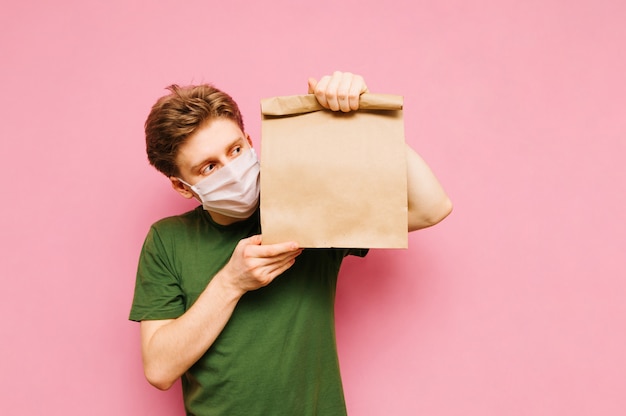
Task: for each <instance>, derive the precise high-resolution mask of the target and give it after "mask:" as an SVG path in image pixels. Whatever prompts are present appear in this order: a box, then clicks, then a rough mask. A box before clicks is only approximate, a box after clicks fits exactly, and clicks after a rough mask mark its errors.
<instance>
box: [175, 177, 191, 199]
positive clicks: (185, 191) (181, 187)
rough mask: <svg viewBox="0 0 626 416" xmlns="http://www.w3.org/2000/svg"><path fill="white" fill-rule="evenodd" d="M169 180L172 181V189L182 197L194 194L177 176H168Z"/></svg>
mask: <svg viewBox="0 0 626 416" xmlns="http://www.w3.org/2000/svg"><path fill="white" fill-rule="evenodd" d="M170 182H171V183H172V188H174V190H175V191H176V192H178V193H179V194H181V195H182V196H183V197H184V198H187V199H190V198H193V197H194V196H195V195H194V193H193V192H192V191H191V189H189V187H187V185H185V184H184V183H182V182H181V181H180V179H178V178H177V177H175V176H170Z"/></svg>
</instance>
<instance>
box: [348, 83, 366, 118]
mask: <svg viewBox="0 0 626 416" xmlns="http://www.w3.org/2000/svg"><path fill="white" fill-rule="evenodd" d="M365 92H367V85H365V80H364V79H363V77H362V76H360V75H354V77H353V79H352V82H351V83H350V92H349V101H350V109H351V110H358V109H359V100H360V99H361V94H363V93H365Z"/></svg>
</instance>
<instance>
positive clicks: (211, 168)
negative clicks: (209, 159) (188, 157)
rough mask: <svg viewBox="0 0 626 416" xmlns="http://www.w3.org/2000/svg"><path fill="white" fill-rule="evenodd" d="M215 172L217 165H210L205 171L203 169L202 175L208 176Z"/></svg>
mask: <svg viewBox="0 0 626 416" xmlns="http://www.w3.org/2000/svg"><path fill="white" fill-rule="evenodd" d="M214 170H215V163H209V164H208V165H206V166H205V167H204V169H202V174H203V175H208V174H209V173H211V172H213V171H214Z"/></svg>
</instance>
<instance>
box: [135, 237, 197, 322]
mask: <svg viewBox="0 0 626 416" xmlns="http://www.w3.org/2000/svg"><path fill="white" fill-rule="evenodd" d="M166 247H167V244H164V242H163V241H162V240H161V237H160V235H159V233H158V231H157V229H156V228H155V227H154V226H153V227H152V228H150V231H149V232H148V235H147V236H146V239H145V241H144V245H143V247H142V249H141V254H140V257H139V265H138V267H137V277H136V282H135V294H134V297H133V304H132V307H131V312H130V317H129V319H130V320H132V321H143V320H158V319H174V318H177V317H179V316H180V315H182V314H183V313H184V312H185V295H184V293H183V291H182V288H181V285H180V281H179V278H178V276H177V273H176V271H175V268H174V267H173V264H172V261H171V253H170V255H168V253H167V250H166Z"/></svg>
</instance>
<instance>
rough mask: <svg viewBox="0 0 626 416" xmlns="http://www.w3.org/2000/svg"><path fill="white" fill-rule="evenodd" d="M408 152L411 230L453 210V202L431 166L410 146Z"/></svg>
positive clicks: (422, 226) (428, 225) (430, 223)
mask: <svg viewBox="0 0 626 416" xmlns="http://www.w3.org/2000/svg"><path fill="white" fill-rule="evenodd" d="M406 153H407V185H408V189H407V192H408V227H409V231H415V230H419V229H421V228H426V227H430V226H432V225H435V224H437V223H438V222H440V221H441V220H443V219H444V218H445V217H446V216H448V214H449V213H450V212H451V211H452V202H451V201H450V199H449V198H448V195H447V194H446V192H445V191H444V189H443V187H442V186H441V184H440V183H439V180H438V179H437V178H436V177H435V175H434V174H433V172H432V171H431V169H430V167H429V166H428V165H427V164H426V162H425V161H424V160H423V159H422V158H421V156H420V155H418V154H417V153H416V152H415V150H413V149H412V148H411V147H410V146H408V145H407V146H406Z"/></svg>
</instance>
